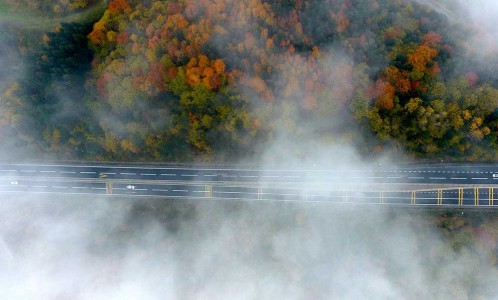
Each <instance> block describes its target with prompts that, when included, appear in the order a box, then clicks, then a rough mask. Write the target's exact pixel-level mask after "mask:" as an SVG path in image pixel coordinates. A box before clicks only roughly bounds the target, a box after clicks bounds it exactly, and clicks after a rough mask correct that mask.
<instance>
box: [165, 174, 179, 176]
mask: <svg viewBox="0 0 498 300" xmlns="http://www.w3.org/2000/svg"><path fill="white" fill-rule="evenodd" d="M161 176H176V174H161Z"/></svg>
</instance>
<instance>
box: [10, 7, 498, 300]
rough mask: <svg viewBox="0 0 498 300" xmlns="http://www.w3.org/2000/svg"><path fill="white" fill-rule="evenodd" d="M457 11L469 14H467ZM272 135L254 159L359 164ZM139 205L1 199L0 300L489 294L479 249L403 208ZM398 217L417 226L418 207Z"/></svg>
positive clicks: (491, 286) (315, 145)
mask: <svg viewBox="0 0 498 300" xmlns="http://www.w3.org/2000/svg"><path fill="white" fill-rule="evenodd" d="M473 3H474V2H473ZM481 4H482V6H479V5H476V6H472V5H470V4H462V5H469V6H471V7H473V9H475V8H476V7H478V8H486V12H484V14H486V13H487V12H489V11H493V9H495V12H496V5H494V4H492V1H487V2H485V1H481ZM485 5H489V7H488V6H485ZM469 11H470V12H471V15H472V16H473V20H476V22H477V21H478V16H479V15H480V13H479V10H478V9H475V10H471V8H469ZM493 16H494V15H491V16H489V18H484V19H483V20H486V19H488V20H492V19H493ZM489 28H491V27H489ZM493 34H494V33H493V32H491V31H490V36H493ZM331 54H332V53H331ZM0 59H1V58H0ZM336 59H337V58H336ZM342 59H345V60H347V59H348V58H347V57H343V58H342ZM322 63H325V64H331V65H332V64H333V63H334V60H332V61H331V60H327V58H324V60H323V62H322ZM332 79H333V78H332ZM324 101H326V100H324ZM253 103H256V102H255V101H253ZM294 121H295V122H296V124H297V125H298V126H300V125H303V126H305V122H306V120H300V119H299V118H298V117H297V116H295V118H294ZM276 132H277V134H276V136H274V137H273V139H272V140H271V141H270V142H269V143H268V144H267V145H266V146H267V148H266V149H267V151H266V152H265V154H264V155H263V157H262V160H263V161H264V165H280V166H282V165H287V166H289V167H291V166H300V165H303V164H305V165H313V163H314V164H315V167H316V168H323V167H327V168H331V167H335V168H360V167H363V165H362V164H361V163H360V159H359V158H358V157H357V155H356V154H355V150H354V149H353V148H352V147H351V146H349V145H342V141H341V143H338V142H337V141H336V140H333V139H332V140H330V141H328V142H317V141H318V140H319V139H318V138H317V137H313V136H310V137H308V138H306V139H302V140H296V139H294V138H289V136H291V134H290V133H288V132H286V131H285V130H277V131H276ZM303 153H306V156H303V155H302V154H303ZM4 159H6V158H5V157H4ZM343 184H344V185H347V184H348V182H344V183H343ZM148 201H150V200H145V199H141V198H137V199H134V200H130V199H120V198H105V197H95V196H87V197H77V198H70V197H68V198H66V199H64V198H62V197H60V196H59V197H50V196H41V195H33V196H29V197H25V196H19V195H6V194H1V195H0V298H1V299H14V300H17V299H20V300H31V299H33V300H39V299H57V300H65V299H71V300H78V299H89V300H98V299H119V300H126V299H141V300H142V299H143V300H149V299H150V300H155V299H173V300H176V299H178V300H189V299H192V300H197V299H209V300H211V299H222V300H224V299H227V300H238V299H241V300H245V299H247V300H249V299H251V300H252V299H258V300H259V299H272V300H273V299H285V300H293V299H296V300H301V299H302V300H305V299H313V300H314V299H346V300H349V299H351V300H357V299H372V300H376V299H379V300H384V299H396V300H399V299H478V297H482V299H494V298H496V295H498V286H497V285H496V282H498V272H497V269H496V266H495V265H494V264H493V262H492V260H491V258H490V256H488V255H486V254H485V253H484V254H483V253H480V252H479V251H478V250H476V251H470V250H468V249H466V248H464V249H463V250H462V251H459V252H458V251H455V250H453V249H451V248H449V246H448V244H447V243H446V242H445V238H444V237H443V236H442V235H441V233H440V231H439V230H437V229H435V228H434V227H430V226H420V227H417V226H414V224H417V223H418V222H417V221H412V222H409V221H408V220H407V218H404V217H403V216H405V215H406V214H407V213H400V214H396V215H393V214H392V213H390V212H389V210H383V209H372V208H368V207H346V208H344V207H339V206H333V205H332V206H331V205H326V204H311V203H301V204H299V203H296V204H284V203H276V204H270V203H245V204H243V203H231V204H230V203H221V202H205V203H204V202H200V201H199V202H190V201H187V202H186V204H185V206H187V208H186V209H191V210H193V211H194V213H193V216H191V217H179V220H177V221H176V222H177V223H178V224H179V225H178V228H176V227H175V228H171V227H170V226H168V224H169V223H170V222H172V221H168V222H167V221H165V220H164V219H162V218H160V217H159V216H160V214H159V213H157V214H154V213H152V212H151V211H150V210H149V211H148V213H147V214H145V215H140V214H136V213H134V214H131V212H132V210H130V209H131V204H132V203H135V204H137V203H139V202H148ZM123 203H124V204H123ZM164 206H168V207H171V208H170V209H173V208H174V207H177V206H178V204H175V205H173V204H171V203H170V202H168V201H167V200H164V202H163V203H155V207H156V208H158V210H159V211H161V209H160V207H164ZM182 207H183V206H182ZM192 207H193V208H192ZM176 214H180V212H176ZM165 215H166V216H167V218H172V215H171V214H166V213H165ZM411 218H414V219H415V220H417V218H420V220H419V221H420V224H422V223H423V222H424V218H423V217H421V216H419V217H411Z"/></svg>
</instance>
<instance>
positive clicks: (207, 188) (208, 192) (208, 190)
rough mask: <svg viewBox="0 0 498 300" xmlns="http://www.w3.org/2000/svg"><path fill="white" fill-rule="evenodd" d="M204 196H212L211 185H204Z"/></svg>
mask: <svg viewBox="0 0 498 300" xmlns="http://www.w3.org/2000/svg"><path fill="white" fill-rule="evenodd" d="M204 197H206V198H213V186H212V185H206V186H204Z"/></svg>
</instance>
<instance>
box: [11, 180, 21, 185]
mask: <svg viewBox="0 0 498 300" xmlns="http://www.w3.org/2000/svg"><path fill="white" fill-rule="evenodd" d="M18 184H19V181H17V180H13V181H11V182H10V185H18Z"/></svg>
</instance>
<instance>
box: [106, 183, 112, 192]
mask: <svg viewBox="0 0 498 300" xmlns="http://www.w3.org/2000/svg"><path fill="white" fill-rule="evenodd" d="M105 193H106V194H108V195H111V194H112V182H111V181H106V182H105Z"/></svg>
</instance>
